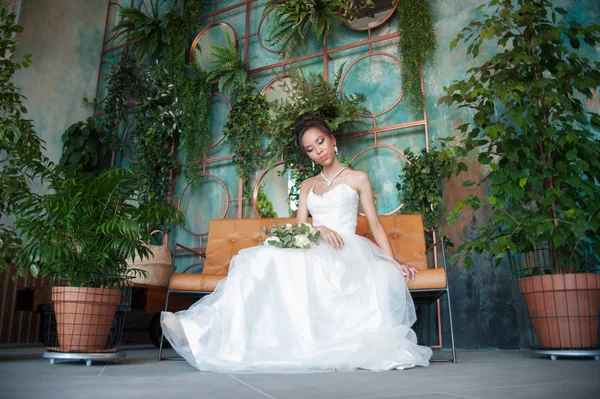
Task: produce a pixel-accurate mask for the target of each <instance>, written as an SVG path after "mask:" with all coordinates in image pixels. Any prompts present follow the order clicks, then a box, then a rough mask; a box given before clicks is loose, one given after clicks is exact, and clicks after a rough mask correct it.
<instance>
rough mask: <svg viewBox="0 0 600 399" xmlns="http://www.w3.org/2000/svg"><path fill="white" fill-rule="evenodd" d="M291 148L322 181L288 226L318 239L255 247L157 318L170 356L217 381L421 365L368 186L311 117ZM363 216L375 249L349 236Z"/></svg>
mask: <svg viewBox="0 0 600 399" xmlns="http://www.w3.org/2000/svg"><path fill="white" fill-rule="evenodd" d="M294 129H295V133H296V137H297V143H298V146H299V147H300V150H301V151H303V152H304V153H305V154H306V155H307V156H308V157H309V158H310V159H311V160H312V161H313V162H316V163H318V164H320V165H322V166H323V171H322V173H320V174H319V175H317V176H314V177H311V178H309V179H307V180H305V181H304V182H303V183H302V186H301V189H300V201H299V207H298V213H297V222H298V223H303V222H306V220H307V217H308V214H309V213H310V215H311V216H312V222H313V225H314V226H315V227H316V228H317V229H318V230H319V231H320V232H321V238H320V239H319V242H318V245H317V246H316V247H313V248H310V249H291V248H288V249H282V248H275V247H271V246H257V247H252V248H248V249H244V250H241V251H240V252H239V254H238V255H237V256H235V257H234V258H233V259H232V260H231V265H230V269H229V274H228V277H227V278H226V279H224V280H222V281H221V282H220V283H219V285H218V286H217V288H216V290H215V292H214V293H212V294H211V295H208V296H206V297H203V298H202V299H200V300H199V301H198V302H196V303H195V304H194V305H193V306H192V307H190V308H189V309H188V310H184V311H181V312H177V313H169V312H163V313H162V315H161V325H162V328H163V331H164V333H165V336H166V338H167V339H168V340H169V342H170V343H171V345H172V346H173V348H174V349H175V350H176V351H177V352H178V353H179V354H180V355H181V356H183V357H184V358H185V360H187V361H188V362H189V363H190V364H191V365H192V366H194V367H196V368H198V369H199V370H203V371H217V372H274V373H286V372H287V373H290V372H308V371H323V370H353V369H359V368H360V369H368V370H393V369H404V368H410V367H415V366H427V365H429V358H430V357H431V349H429V348H428V347H423V346H419V345H417V343H416V336H415V333H414V332H413V330H411V328H410V327H411V325H412V324H413V323H414V322H415V321H416V316H415V309H414V305H413V302H412V298H411V297H410V294H409V291H408V288H407V286H406V283H407V282H408V281H409V279H413V280H414V279H415V278H418V277H417V273H418V271H417V270H416V269H414V268H412V267H408V266H406V265H402V264H398V263H397V262H396V261H394V256H393V255H394V254H393V253H392V248H391V245H390V242H389V240H388V238H387V235H386V232H385V231H384V229H383V227H382V225H381V222H380V221H379V218H378V216H377V211H376V208H375V204H374V199H373V191H372V189H371V183H370V181H369V178H368V176H367V175H366V174H365V173H363V172H359V171H354V170H351V169H349V168H347V167H344V166H343V165H342V164H341V163H340V161H339V160H338V157H337V146H336V140H335V138H334V136H333V134H332V132H331V131H330V129H329V127H328V126H327V124H326V123H324V122H323V121H322V120H321V119H319V118H318V117H317V116H315V115H313V114H305V115H302V116H301V117H299V118H298V119H297V120H296V122H295V124H294ZM359 201H360V205H361V206H362V209H363V211H364V213H365V214H366V217H367V219H368V222H369V226H370V228H371V231H372V232H373V236H374V237H375V240H376V241H377V244H378V245H375V244H373V243H372V242H371V241H369V240H368V239H366V238H363V237H361V236H358V235H356V234H355V229H356V221H357V214H358V205H359Z"/></svg>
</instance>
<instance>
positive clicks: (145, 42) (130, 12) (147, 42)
mask: <svg viewBox="0 0 600 399" xmlns="http://www.w3.org/2000/svg"><path fill="white" fill-rule="evenodd" d="M165 1H166V0H151V1H150V7H148V6H147V4H146V2H144V6H143V7H144V11H142V10H138V9H137V8H135V7H121V22H119V23H118V24H117V25H115V27H114V28H113V29H112V31H113V32H117V35H116V36H115V38H116V37H119V36H122V35H126V36H127V40H128V41H130V42H135V43H136V44H135V52H134V54H135V58H136V60H137V62H138V64H139V63H141V62H142V61H143V60H144V59H145V58H146V56H148V55H151V54H154V53H156V52H157V51H158V50H160V49H162V48H166V47H168V46H169V44H170V40H169V35H168V33H167V21H166V18H165V17H164V16H161V15H160V8H161V6H162V5H163V4H164V3H165Z"/></svg>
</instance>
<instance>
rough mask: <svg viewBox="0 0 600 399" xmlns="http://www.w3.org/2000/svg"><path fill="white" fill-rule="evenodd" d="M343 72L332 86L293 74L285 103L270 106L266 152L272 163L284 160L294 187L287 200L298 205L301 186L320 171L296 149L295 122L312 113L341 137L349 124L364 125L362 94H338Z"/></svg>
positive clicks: (320, 79) (309, 77)
mask: <svg viewBox="0 0 600 399" xmlns="http://www.w3.org/2000/svg"><path fill="white" fill-rule="evenodd" d="M342 70H343V66H342V67H340V68H339V69H338V71H337V72H336V74H335V78H334V80H333V82H327V81H325V79H324V78H323V76H322V75H320V74H319V75H315V74H310V75H309V76H308V78H306V77H304V76H303V75H302V74H301V73H300V71H298V70H295V71H292V72H291V76H290V84H289V85H285V86H283V90H284V92H285V93H286V98H285V100H284V101H277V102H275V103H273V104H272V105H271V110H272V112H271V117H270V119H269V123H268V125H267V131H268V132H269V135H270V137H269V147H268V150H269V153H271V154H272V156H273V159H275V160H280V159H282V158H283V159H284V161H285V164H284V170H291V171H292V173H291V179H292V180H293V181H294V186H293V187H292V188H291V191H290V198H291V199H292V200H293V201H297V198H298V197H297V196H298V192H299V188H300V184H301V183H302V182H303V181H304V180H305V179H307V178H308V177H311V176H313V175H314V174H316V173H318V171H319V170H318V169H314V168H313V166H312V165H311V162H310V161H309V159H308V157H305V156H303V154H302V152H301V151H300V150H299V149H298V147H297V145H296V136H295V135H294V121H295V120H296V119H297V118H298V117H299V116H300V115H302V114H304V113H306V112H311V113H314V114H316V115H318V116H320V117H321V118H322V119H323V120H325V121H326V122H327V124H328V125H329V127H330V128H331V130H332V131H334V132H336V133H343V132H344V130H345V128H346V127H347V126H349V125H350V124H351V123H363V120H362V117H361V116H360V115H361V114H367V113H368V111H367V110H366V109H365V107H364V106H363V103H364V102H365V100H366V98H365V96H364V95H363V94H351V95H348V96H346V95H343V94H340V93H338V91H337V88H338V85H339V82H340V78H341V74H342ZM317 168H318V167H317Z"/></svg>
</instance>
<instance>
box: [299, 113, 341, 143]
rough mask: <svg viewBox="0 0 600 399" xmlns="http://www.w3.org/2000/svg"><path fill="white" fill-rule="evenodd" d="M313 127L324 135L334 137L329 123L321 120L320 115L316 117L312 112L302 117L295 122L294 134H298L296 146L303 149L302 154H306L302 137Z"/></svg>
mask: <svg viewBox="0 0 600 399" xmlns="http://www.w3.org/2000/svg"><path fill="white" fill-rule="evenodd" d="M313 127H314V128H317V129H319V130H320V131H322V132H323V133H327V134H328V135H330V136H333V133H332V132H331V129H330V128H329V126H328V125H327V122H325V121H324V120H323V119H321V118H320V117H319V116H318V115H315V114H313V113H311V112H307V113H305V114H302V115H300V116H299V117H298V119H296V121H295V122H294V133H295V134H296V144H297V145H298V147H300V148H301V149H302V152H304V147H303V146H302V137H303V136H304V133H306V131H307V130H308V129H310V128H313Z"/></svg>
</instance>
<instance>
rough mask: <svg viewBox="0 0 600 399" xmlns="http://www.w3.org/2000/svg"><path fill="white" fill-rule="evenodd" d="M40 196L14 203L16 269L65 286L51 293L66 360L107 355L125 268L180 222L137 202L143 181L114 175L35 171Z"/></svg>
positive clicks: (167, 211)
mask: <svg viewBox="0 0 600 399" xmlns="http://www.w3.org/2000/svg"><path fill="white" fill-rule="evenodd" d="M36 172H37V174H38V175H39V176H41V178H42V180H43V181H44V182H46V183H47V186H48V191H47V192H46V193H43V194H37V193H26V194H23V195H15V196H14V197H13V198H14V199H15V200H16V201H17V204H16V205H15V212H14V213H15V216H16V220H15V227H16V228H17V229H18V230H19V231H20V233H21V236H22V237H23V239H24V241H25V245H24V248H23V250H22V251H21V252H20V253H19V254H18V255H17V256H16V257H15V259H14V261H15V266H16V267H17V269H18V270H19V271H20V272H21V273H24V272H25V271H27V270H30V271H31V273H32V274H33V275H34V276H38V275H50V276H53V277H54V278H55V281H59V282H64V284H56V285H55V286H54V287H53V288H52V301H53V305H54V306H53V308H54V311H55V313H56V323H57V332H58V343H59V347H60V351H62V352H86V353H90V352H97V351H101V350H103V349H104V347H105V345H106V342H107V337H108V335H109V331H110V328H111V325H112V322H113V318H114V315H115V311H116V307H117V305H118V304H119V303H120V302H121V291H120V290H119V289H120V288H122V287H123V286H124V285H126V284H127V283H126V277H128V276H131V275H135V274H140V273H141V271H140V270H137V269H133V270H132V269H128V264H127V262H128V260H130V259H132V258H133V257H135V256H136V255H137V256H140V257H147V256H148V255H149V249H148V247H147V246H146V245H145V244H144V243H145V242H148V241H149V240H150V236H151V232H152V231H153V230H154V229H155V228H156V227H163V228H164V226H169V225H173V224H178V223H181V222H182V215H181V214H180V213H178V212H177V211H176V210H175V209H173V208H171V207H168V206H166V205H163V204H160V203H158V202H156V201H147V202H139V201H138V196H139V191H138V188H137V186H138V177H137V176H136V175H135V174H134V172H133V171H132V170H130V169H126V168H111V169H108V170H106V171H104V172H102V173H101V174H100V175H98V176H97V177H95V178H93V179H90V178H89V176H85V175H81V174H74V173H71V172H70V171H66V170H65V168H63V167H60V166H54V165H52V164H51V163H47V162H46V163H40V164H39V165H38V168H37V170H36Z"/></svg>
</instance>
